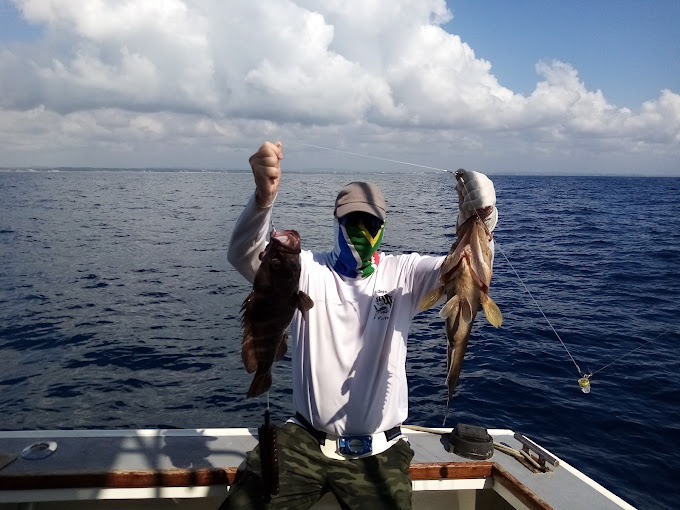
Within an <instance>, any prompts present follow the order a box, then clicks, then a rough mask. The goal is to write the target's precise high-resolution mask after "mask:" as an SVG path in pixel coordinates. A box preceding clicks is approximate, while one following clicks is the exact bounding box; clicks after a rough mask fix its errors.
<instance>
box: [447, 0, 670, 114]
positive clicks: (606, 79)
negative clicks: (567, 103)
mask: <svg viewBox="0 0 680 510" xmlns="http://www.w3.org/2000/svg"><path fill="white" fill-rule="evenodd" d="M447 5H448V6H449V9H450V10H451V12H452V13H453V16H454V18H453V20H451V22H449V23H447V24H446V25H444V26H445V28H446V29H447V31H449V32H451V33H456V34H458V35H460V36H461V38H462V39H463V40H464V41H466V42H467V43H468V44H470V46H472V48H473V49H474V50H475V54H476V56H477V57H478V58H484V59H487V60H489V61H491V62H492V65H493V67H492V72H493V73H494V74H495V75H496V76H497V77H498V79H499V81H500V82H501V84H503V85H505V86H507V87H509V88H511V89H513V90H514V91H516V92H521V93H523V94H529V93H530V92H531V91H532V90H533V89H534V86H535V85H536V73H535V71H534V64H535V63H536V62H537V61H539V60H550V59H558V60H562V61H565V62H568V63H570V64H572V65H573V66H574V67H575V68H576V69H578V71H579V75H580V76H581V78H582V79H583V81H584V82H585V83H586V85H587V86H588V88H589V89H601V90H602V91H603V92H604V93H605V95H606V97H608V98H609V99H610V100H611V101H612V102H613V103H614V104H617V105H620V106H629V107H635V106H638V105H639V104H641V103H642V102H643V101H646V100H648V99H650V98H652V97H654V96H656V95H657V94H658V92H659V91H660V90H661V89H664V88H668V89H671V90H674V91H676V92H677V91H680V28H679V27H678V22H679V20H680V1H678V0H646V1H645V0H633V1H632V0H590V1H587V0H569V1H557V0H542V1H541V0H538V1H527V0H514V1H503V0H485V1H472V0H468V1H453V0H449V1H448V2H447Z"/></svg>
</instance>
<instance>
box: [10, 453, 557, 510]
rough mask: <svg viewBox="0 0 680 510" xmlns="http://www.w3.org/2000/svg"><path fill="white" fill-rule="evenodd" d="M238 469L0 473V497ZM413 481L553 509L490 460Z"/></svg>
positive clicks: (191, 480)
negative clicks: (448, 483) (456, 483)
mask: <svg viewBox="0 0 680 510" xmlns="http://www.w3.org/2000/svg"><path fill="white" fill-rule="evenodd" d="M237 469H238V468H235V467H229V468H218V467H213V468H200V469H164V470H151V469H148V470H134V471H122V470H121V471H111V472H100V473H77V472H71V473H69V472H65V473H60V474H48V473H33V474H29V473H21V474H5V475H3V474H2V473H0V494H1V493H2V492H5V491H21V490H29V491H40V490H54V489H141V488H154V487H201V486H215V485H218V486H219V485H224V486H227V485H232V484H233V483H234V478H235V476H236V472H237ZM410 472H411V479H412V480H413V481H423V480H427V481H430V480H434V481H437V480H468V479H492V480H493V481H494V483H499V484H500V485H502V486H503V487H504V488H505V489H506V490H508V491H509V492H510V493H511V494H512V495H513V496H515V497H516V498H517V499H518V500H519V501H521V502H522V503H523V504H524V505H526V507H527V508H529V509H530V510H551V509H552V507H551V506H550V505H548V504H547V503H546V502H545V501H543V500H542V499H541V498H539V497H538V496H537V495H536V494H535V493H534V492H533V491H532V490H531V489H529V488H528V487H526V486H525V485H524V484H522V483H521V482H520V481H519V480H517V478H515V477H514V476H512V475H511V474H510V473H508V472H507V471H506V470H505V469H504V468H503V467H502V466H500V465H499V464H498V463H496V462H491V461H472V462H416V463H412V464H411V467H410Z"/></svg>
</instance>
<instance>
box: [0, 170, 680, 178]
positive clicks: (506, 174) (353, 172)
mask: <svg viewBox="0 0 680 510" xmlns="http://www.w3.org/2000/svg"><path fill="white" fill-rule="evenodd" d="M60 172H129V173H186V174H216V173H222V174H249V173H250V172H251V171H250V170H249V169H248V170H245V169H215V168H212V169H201V168H106V167H101V168H93V167H0V173H36V174H37V173H45V174H47V173H60ZM286 173H288V174H309V175H319V174H321V175H323V174H336V175H337V174H347V175H356V174H360V175H374V174H377V175H384V174H401V175H424V174H434V175H437V174H441V173H442V172H441V171H437V170H427V169H422V170H413V169H408V170H390V171H385V170H356V169H355V170H347V169H324V168H314V169H309V170H286ZM489 175H490V176H493V177H553V178H573V177H588V178H600V177H606V178H611V177H614V178H645V179H648V178H661V179H680V176H674V175H662V174H659V175H655V174H650V173H649V172H647V173H646V174H645V175H643V174H633V175H630V174H615V173H600V174H593V173H570V174H561V173H560V174H555V173H548V172H534V173H531V172H526V173H520V172H504V173H490V174H489Z"/></svg>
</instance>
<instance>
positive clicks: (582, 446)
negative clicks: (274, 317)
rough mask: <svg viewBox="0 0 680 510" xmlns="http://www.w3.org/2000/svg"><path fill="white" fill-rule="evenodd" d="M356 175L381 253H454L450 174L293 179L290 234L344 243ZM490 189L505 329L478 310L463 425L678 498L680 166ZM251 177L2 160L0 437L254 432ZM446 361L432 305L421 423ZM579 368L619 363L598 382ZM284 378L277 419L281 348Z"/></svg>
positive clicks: (283, 414)
mask: <svg viewBox="0 0 680 510" xmlns="http://www.w3.org/2000/svg"><path fill="white" fill-rule="evenodd" d="M358 179H361V180H370V181H372V182H375V183H377V184H378V185H380V186H381V187H382V188H383V191H384V193H385V196H386V198H387V202H388V209H389V210H388V220H387V226H386V231H385V238H384V242H383V247H384V249H385V251H389V252H393V253H397V252H411V251H419V252H421V253H433V254H443V253H445V252H446V251H448V248H449V246H450V245H451V243H452V242H453V240H454V233H455V220H456V211H457V201H456V198H455V191H454V188H453V181H452V179H451V176H450V175H449V174H444V173H393V174H392V173H391V174H379V173H373V174H351V173H336V174H332V173H325V174H315V173H294V172H288V173H286V174H285V175H284V180H283V184H282V189H281V191H280V193H279V197H278V199H277V204H276V208H275V211H274V224H275V226H276V227H277V228H279V229H283V228H294V229H297V230H298V231H299V232H300V233H301V235H302V238H303V246H304V247H305V248H307V249H312V250H327V249H330V248H331V247H332V246H331V245H332V208H333V200H334V198H335V195H336V193H337V191H338V189H339V188H340V187H341V186H343V185H344V184H346V183H347V182H350V181H352V180H358ZM494 182H495V185H496V191H497V195H498V208H499V212H500V221H499V224H498V227H497V229H496V232H495V238H496V241H497V251H496V261H495V266H494V277H493V281H492V288H491V296H492V297H493V299H494V300H495V301H496V303H497V304H498V305H499V307H500V308H501V310H502V312H503V315H504V322H503V326H502V328H500V329H498V330H496V329H494V328H493V327H491V326H490V325H489V324H488V323H486V322H485V320H484V317H483V315H481V314H480V316H479V317H478V318H477V320H476V324H475V329H474V331H473V337H472V339H471V343H470V346H469V348H468V354H467V357H466V360H465V363H464V365H463V372H462V376H461V380H460V382H459V386H458V389H457V392H456V395H455V397H454V400H453V401H452V407H451V412H450V415H449V421H448V424H449V425H451V426H453V425H455V423H457V422H464V423H473V424H477V425H483V426H486V427H489V428H511V429H513V430H516V431H519V432H522V433H524V434H526V435H527V436H529V437H531V438H533V439H535V440H536V441H538V442H539V443H541V444H543V445H544V446H545V447H546V448H548V449H549V450H551V451H553V452H554V453H555V454H557V455H558V456H560V457H562V458H563V459H564V460H566V461H567V462H569V463H571V464H573V465H574V466H575V467H577V468H578V469H580V470H582V471H583V472H585V473H586V474H588V475H589V476H591V477H592V478H593V479H595V480H596V481H597V482H599V483H601V484H603V485H604V486H605V487H607V488H608V489H610V490H612V491H613V492H615V493H616V494H618V495H619V496H621V497H623V498H624V499H625V500H627V501H629V502H630V503H632V504H633V505H635V506H638V507H639V508H667V509H670V508H677V499H678V496H679V495H680V494H679V490H678V484H677V481H676V479H675V478H676V475H677V473H680V460H678V456H677V455H675V450H676V448H675V446H674V445H675V440H676V436H677V435H678V433H679V432H680V354H679V353H678V349H677V348H676V345H677V342H678V340H679V339H680V334H679V331H680V327H679V323H680V320H679V319H678V311H679V310H680V307H679V306H678V300H679V299H680V217H679V216H678V211H679V210H680V207H679V206H680V198H679V196H680V179H671V178H614V177H601V178H600V177H524V176H497V177H494ZM252 190H253V183H252V176H251V174H250V173H249V172H248V173H246V172H244V173H227V172H214V173H210V172H132V171H62V172H14V171H5V172H0V268H1V270H0V359H1V363H0V366H1V367H2V369H1V370H0V429H5V430H7V429H9V430H12V429H53V428H69V429H73V428H142V427H187V428H204V427H236V426H238V427H241V426H248V427H255V426H258V425H259V424H260V423H261V420H262V413H263V411H264V407H265V399H264V398H259V399H254V400H247V399H246V398H245V393H246V390H247V388H248V386H249V384H250V380H251V376H250V375H248V374H247V373H246V372H245V370H244V369H243V367H242V365H241V360H240V324H239V309H240V305H241V302H242V301H243V299H244V298H245V296H246V295H247V293H248V291H249V286H248V285H247V283H246V282H245V281H243V280H242V279H241V278H240V276H239V275H238V274H237V273H236V272H235V271H234V270H233V269H232V268H231V267H230V266H229V264H228V262H227V261H226V250H227V246H228V240H229V236H230V234H231V230H232V227H233V224H234V221H235V219H236V218H237V216H238V214H239V213H240V212H241V210H242V208H243V205H244V204H245V202H246V200H247V199H248V197H249V196H250V194H251V193H252ZM515 272H517V274H518V275H519V276H520V277H521V278H522V280H523V281H524V283H525V284H526V285H527V287H528V288H529V290H530V291H531V293H532V295H533V297H534V298H535V300H536V302H537V303H538V304H539V305H540V307H541V309H542V310H543V312H544V313H545V315H546V316H547V317H548V319H549V320H550V322H551V324H552V325H553V326H554V328H555V329H556V330H557V332H558V333H559V335H560V337H561V339H562V340H563V341H564V343H565V345H566V346H567V347H568V349H569V351H570V353H571V355H572V356H573V358H574V361H572V360H571V359H570V356H569V354H568V353H567V351H566V350H565V348H564V347H563V346H562V345H561V344H560V341H559V340H558V339H557V337H556V336H555V334H554V333H553V332H552V330H551V328H550V326H549V325H548V324H547V322H546V320H545V319H544V318H543V316H542V314H541V312H540V311H539V309H538V307H537V306H536V304H535V303H534V301H533V300H532V299H531V297H530V296H529V295H528V294H527V292H526V291H525V289H524V286H523V285H522V283H521V282H520V281H519V280H518V278H517V276H516V275H515ZM664 332H665V333H664ZM659 335H662V336H660V337H659ZM657 337H658V338H657ZM651 339H654V340H653V341H651V342H649V343H646V344H645V341H647V340H651ZM638 347H639V348H638ZM636 348H638V349H637V350H635V351H634V352H630V351H631V350H633V349H636ZM629 352H630V354H628V355H626V356H624V357H623V358H621V359H619V360H618V361H616V360H617V359H618V358H620V357H621V356H623V355H624V354H626V353H629ZM445 358H446V340H445V335H444V328H443V322H442V321H441V319H439V317H438V316H437V311H436V310H430V311H427V312H424V313H422V314H420V315H418V316H417V317H416V320H415V321H414V323H413V327H412V329H411V334H410V348H409V360H408V367H407V368H408V376H409V383H410V418H409V422H411V423H418V424H422V425H428V426H440V425H441V422H442V419H443V416H444V406H445V399H446V387H445V383H444V379H445V364H446V361H445ZM613 361H616V362H615V363H614V364H612V365H609V366H607V365H608V364H609V363H611V362H613ZM575 363H576V364H578V366H579V367H580V368H581V370H582V371H584V372H590V371H597V370H599V369H602V368H603V367H605V368H604V369H602V370H601V371H599V372H597V373H596V374H595V375H594V376H593V377H592V379H591V381H592V383H591V384H592V391H591V393H590V394H587V395H586V394H583V393H582V392H581V391H580V389H579V387H578V384H577V379H578V377H579V375H578V371H577V369H576V366H575ZM274 379H275V380H274V388H273V391H272V393H271V402H272V406H273V407H272V409H273V413H274V416H275V418H276V419H277V420H279V421H283V420H285V419H286V418H287V417H288V416H289V414H290V413H291V411H292V409H291V406H290V400H291V399H290V393H291V392H290V379H291V378H290V366H289V362H288V359H285V360H284V361H283V362H281V363H280V364H278V365H277V367H276V369H275V374H274Z"/></svg>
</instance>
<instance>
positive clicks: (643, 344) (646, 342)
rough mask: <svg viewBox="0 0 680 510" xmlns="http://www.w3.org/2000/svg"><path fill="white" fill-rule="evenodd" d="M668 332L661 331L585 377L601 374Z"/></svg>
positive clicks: (668, 330)
mask: <svg viewBox="0 0 680 510" xmlns="http://www.w3.org/2000/svg"><path fill="white" fill-rule="evenodd" d="M670 331H671V330H670V329H667V330H665V331H663V332H662V333H659V334H658V335H657V336H655V337H654V338H650V339H649V340H647V341H645V342H643V343H641V344H640V345H638V346H637V347H636V348H634V349H632V350H630V351H628V352H627V353H625V354H623V355H621V356H619V357H618V358H616V359H615V360H614V361H612V362H611V363H608V364H606V365H605V366H603V367H602V368H599V369H597V370H595V371H594V372H590V374H588V375H587V377H592V376H594V375H595V374H597V373H598V372H602V371H603V370H604V369H605V368H607V367H610V366H612V365H613V364H614V363H616V362H617V361H620V360H621V359H622V358H625V357H626V356H628V355H629V354H632V353H634V352H635V351H637V350H638V349H641V348H643V347H644V346H645V345H647V344H648V343H650V342H653V341H654V340H658V339H659V338H661V337H662V336H664V335H665V334H666V333H669V332H670Z"/></svg>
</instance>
